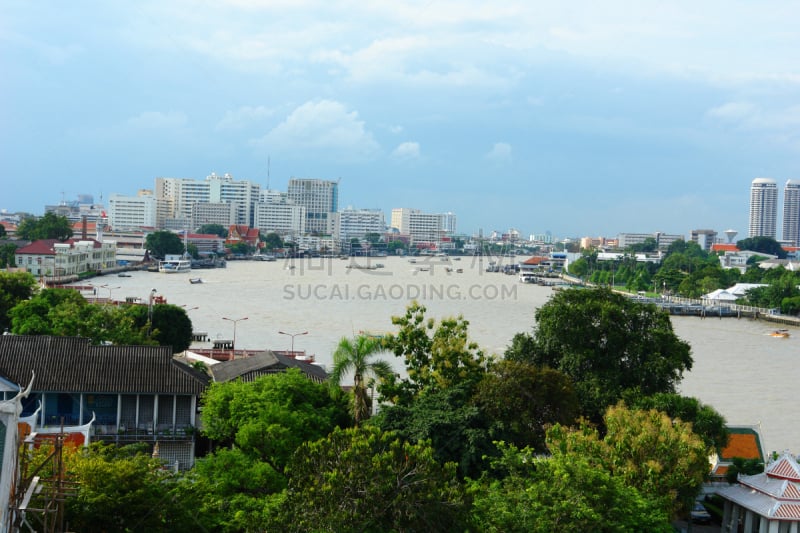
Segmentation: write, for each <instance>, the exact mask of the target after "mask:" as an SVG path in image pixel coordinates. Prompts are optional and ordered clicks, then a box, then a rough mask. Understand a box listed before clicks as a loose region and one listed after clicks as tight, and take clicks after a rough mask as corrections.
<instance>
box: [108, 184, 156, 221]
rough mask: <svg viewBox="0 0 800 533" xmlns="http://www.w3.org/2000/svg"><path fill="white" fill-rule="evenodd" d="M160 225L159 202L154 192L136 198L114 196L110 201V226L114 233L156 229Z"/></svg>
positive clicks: (143, 192)
mask: <svg viewBox="0 0 800 533" xmlns="http://www.w3.org/2000/svg"><path fill="white" fill-rule="evenodd" d="M157 224H158V201H157V200H156V197H155V196H153V191H149V190H141V191H139V194H137V195H136V196H124V195H121V194H112V195H111V196H110V197H109V199H108V225H109V227H110V228H111V229H112V230H114V231H130V230H137V229H141V228H154V227H156V226H157Z"/></svg>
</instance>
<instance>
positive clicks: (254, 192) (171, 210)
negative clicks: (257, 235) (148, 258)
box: [155, 172, 261, 229]
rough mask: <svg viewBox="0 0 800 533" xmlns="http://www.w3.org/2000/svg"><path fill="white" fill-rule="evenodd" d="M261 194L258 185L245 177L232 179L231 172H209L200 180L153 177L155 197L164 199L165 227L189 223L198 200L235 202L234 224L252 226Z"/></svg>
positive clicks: (202, 201) (203, 201) (205, 201)
mask: <svg viewBox="0 0 800 533" xmlns="http://www.w3.org/2000/svg"><path fill="white" fill-rule="evenodd" d="M260 193H261V187H260V186H259V185H258V184H256V183H252V182H250V181H246V180H245V181H235V180H234V179H233V176H232V175H230V174H225V175H223V176H218V175H217V174H214V173H213V172H212V173H211V174H210V175H209V176H207V177H206V179H205V180H202V181H201V180H196V179H191V178H156V190H155V196H156V198H157V199H159V200H163V201H164V202H165V206H166V208H167V213H168V216H167V220H166V221H165V223H164V226H172V227H174V226H180V225H181V224H187V223H191V221H192V213H193V208H194V205H195V204H199V203H212V204H214V203H229V204H235V205H236V207H235V209H236V221H235V223H236V224H242V225H248V226H252V225H253V215H254V212H255V204H256V203H257V202H258V200H259V196H260ZM170 220H172V221H173V222H170ZM175 221H177V222H175ZM184 229H185V228H184Z"/></svg>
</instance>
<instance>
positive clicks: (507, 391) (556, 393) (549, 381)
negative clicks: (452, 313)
mask: <svg viewBox="0 0 800 533" xmlns="http://www.w3.org/2000/svg"><path fill="white" fill-rule="evenodd" d="M473 402H474V403H475V404H476V405H477V406H478V407H479V408H480V409H481V411H482V412H483V413H484V414H485V415H486V417H487V420H488V423H489V427H490V434H491V435H492V440H495V441H503V442H505V443H507V444H513V445H514V446H517V447H519V448H524V447H531V448H532V449H534V450H536V451H539V452H543V451H545V450H546V446H545V431H546V429H547V428H548V427H549V426H551V425H552V424H562V425H571V424H573V423H574V422H575V420H576V419H577V417H578V413H579V408H578V398H577V396H576V395H575V392H574V390H573V387H572V380H571V379H570V378H568V377H567V376H565V375H564V374H562V373H561V372H559V371H557V370H553V369H551V368H539V367H535V366H533V365H530V364H528V363H523V362H519V361H500V362H498V363H496V364H495V365H494V366H493V367H492V369H491V370H490V371H489V372H488V373H487V374H486V376H485V377H484V378H483V380H481V382H480V383H479V384H478V387H477V390H476V392H475V396H474V398H473Z"/></svg>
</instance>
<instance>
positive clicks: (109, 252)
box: [14, 239, 117, 281]
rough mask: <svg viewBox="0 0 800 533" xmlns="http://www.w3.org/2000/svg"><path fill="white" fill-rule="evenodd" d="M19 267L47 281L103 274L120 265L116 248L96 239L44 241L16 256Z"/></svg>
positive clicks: (18, 252) (21, 251) (16, 253)
mask: <svg viewBox="0 0 800 533" xmlns="http://www.w3.org/2000/svg"><path fill="white" fill-rule="evenodd" d="M14 260H15V261H16V263H17V266H18V267H19V268H23V269H25V270H26V271H27V272H30V273H31V274H33V275H34V276H36V277H40V278H42V279H43V280H45V281H53V280H54V279H64V278H67V279H69V278H71V277H73V276H77V275H79V274H83V273H85V272H103V271H104V270H108V269H111V268H113V267H116V266H117V246H116V244H115V243H113V242H107V243H103V242H98V241H96V240H94V239H87V240H85V241H84V240H75V239H67V240H66V241H59V240H57V239H42V240H38V241H34V242H32V243H30V244H29V245H28V246H23V247H22V248H19V249H18V250H17V251H16V252H15V253H14Z"/></svg>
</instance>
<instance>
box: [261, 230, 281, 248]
mask: <svg viewBox="0 0 800 533" xmlns="http://www.w3.org/2000/svg"><path fill="white" fill-rule="evenodd" d="M262 240H263V241H264V246H265V248H266V249H267V250H277V249H278V248H283V240H282V239H281V236H280V235H278V234H277V233H267V234H266V235H265V236H264V237H263V239H262Z"/></svg>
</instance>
